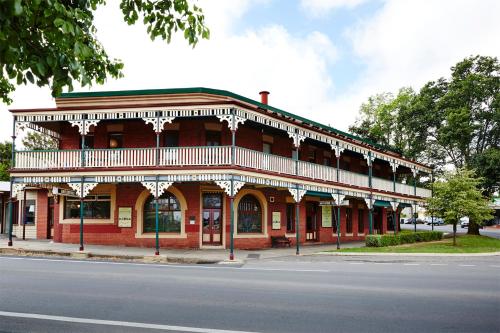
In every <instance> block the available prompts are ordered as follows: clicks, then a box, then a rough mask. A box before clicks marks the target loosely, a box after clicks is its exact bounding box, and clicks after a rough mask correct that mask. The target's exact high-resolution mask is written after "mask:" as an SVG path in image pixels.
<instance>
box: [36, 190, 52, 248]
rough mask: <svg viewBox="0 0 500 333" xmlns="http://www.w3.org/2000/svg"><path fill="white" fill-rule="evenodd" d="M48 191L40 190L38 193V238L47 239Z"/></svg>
mask: <svg viewBox="0 0 500 333" xmlns="http://www.w3.org/2000/svg"><path fill="white" fill-rule="evenodd" d="M47 193H48V192H47V190H38V191H37V193H36V238H37V239H47V224H48V223H49V221H48V217H49V214H48V210H49V209H48V208H49V199H48V197H47Z"/></svg>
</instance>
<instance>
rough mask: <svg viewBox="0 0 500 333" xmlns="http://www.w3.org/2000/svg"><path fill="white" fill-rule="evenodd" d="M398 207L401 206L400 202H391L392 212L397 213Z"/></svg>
mask: <svg viewBox="0 0 500 333" xmlns="http://www.w3.org/2000/svg"><path fill="white" fill-rule="evenodd" d="M398 206H399V202H397V201H391V207H392V211H393V212H395V211H397V210H398Z"/></svg>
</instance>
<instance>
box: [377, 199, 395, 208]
mask: <svg viewBox="0 0 500 333" xmlns="http://www.w3.org/2000/svg"><path fill="white" fill-rule="evenodd" d="M373 206H376V207H386V208H387V207H392V206H391V203H390V202H389V201H385V200H375V202H374V203H373Z"/></svg>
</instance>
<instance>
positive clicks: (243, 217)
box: [238, 194, 262, 234]
mask: <svg viewBox="0 0 500 333" xmlns="http://www.w3.org/2000/svg"><path fill="white" fill-rule="evenodd" d="M261 232H262V208H261V207H260V203H259V201H258V200H257V199H256V198H255V197H254V196H253V195H250V194H247V195H245V196H244V197H243V198H241V200H240V203H239V204H238V233H242V234H243V233H261Z"/></svg>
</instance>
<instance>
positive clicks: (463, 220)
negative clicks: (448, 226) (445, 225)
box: [460, 216, 469, 229]
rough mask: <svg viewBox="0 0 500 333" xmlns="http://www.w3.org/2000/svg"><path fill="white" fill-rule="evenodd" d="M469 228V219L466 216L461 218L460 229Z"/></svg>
mask: <svg viewBox="0 0 500 333" xmlns="http://www.w3.org/2000/svg"><path fill="white" fill-rule="evenodd" d="M468 227H469V218H468V217H467V216H466V217H462V218H461V219H460V228H462V229H463V228H468Z"/></svg>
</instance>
